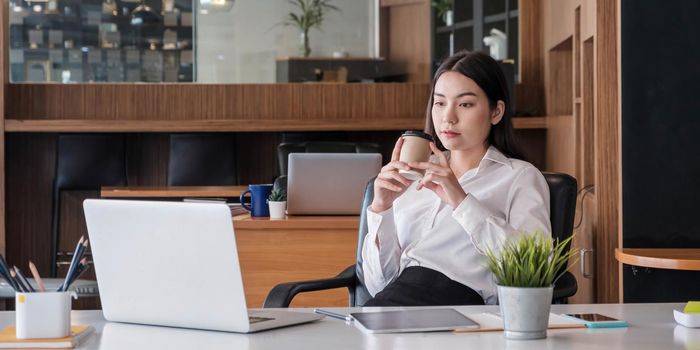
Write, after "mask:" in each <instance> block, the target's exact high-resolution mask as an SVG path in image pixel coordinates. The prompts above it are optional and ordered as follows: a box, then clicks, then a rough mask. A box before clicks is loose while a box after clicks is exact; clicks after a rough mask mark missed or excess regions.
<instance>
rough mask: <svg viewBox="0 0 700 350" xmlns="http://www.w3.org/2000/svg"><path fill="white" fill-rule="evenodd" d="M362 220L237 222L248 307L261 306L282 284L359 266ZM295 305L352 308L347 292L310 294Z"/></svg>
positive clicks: (247, 219) (244, 217)
mask: <svg viewBox="0 0 700 350" xmlns="http://www.w3.org/2000/svg"><path fill="white" fill-rule="evenodd" d="M359 220H360V219H359V217H358V216H292V217H287V218H286V219H284V220H270V219H267V218H263V219H252V218H250V216H249V215H239V216H236V217H234V219H233V228H234V231H235V233H236V242H237V245H238V255H239V260H240V262H241V271H242V273H243V284H244V286H245V293H246V302H247V304H248V307H262V304H263V301H264V300H265V297H266V296H267V293H268V292H269V291H270V290H271V289H272V287H274V286H275V285H277V284H279V283H283V282H293V281H302V280H310V279H318V278H328V277H333V276H335V275H337V274H338V273H340V272H341V271H342V270H343V269H345V268H346V267H348V266H350V265H352V264H354V263H355V254H356V251H357V230H358V226H359ZM291 305H292V306H294V307H315V306H340V307H342V306H347V305H348V290H347V289H345V288H343V289H335V290H331V291H323V292H312V293H305V294H303V295H299V296H297V297H296V298H295V299H294V300H293V302H292V304H291Z"/></svg>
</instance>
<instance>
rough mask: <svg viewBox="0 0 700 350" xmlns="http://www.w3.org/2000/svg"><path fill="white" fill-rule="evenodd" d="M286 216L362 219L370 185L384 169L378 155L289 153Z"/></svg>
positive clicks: (380, 157)
mask: <svg viewBox="0 0 700 350" xmlns="http://www.w3.org/2000/svg"><path fill="white" fill-rule="evenodd" d="M288 164H289V168H288V171H287V214H289V215H359V214H360V209H361V207H362V197H363V196H364V190H365V186H366V185H367V182H368V181H369V180H370V179H371V178H373V177H375V176H377V174H378V173H379V170H380V169H381V167H382V156H381V154H379V153H290V154H289V161H288Z"/></svg>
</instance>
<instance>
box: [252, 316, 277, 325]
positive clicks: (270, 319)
mask: <svg viewBox="0 0 700 350" xmlns="http://www.w3.org/2000/svg"><path fill="white" fill-rule="evenodd" d="M272 320H274V318H271V317H257V316H248V322H250V323H251V324H253V323H260V322H265V321H272Z"/></svg>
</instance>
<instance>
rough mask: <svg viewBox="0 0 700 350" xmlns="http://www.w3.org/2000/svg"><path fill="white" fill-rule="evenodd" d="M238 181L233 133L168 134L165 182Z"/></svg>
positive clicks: (221, 183)
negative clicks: (166, 179)
mask: <svg viewBox="0 0 700 350" xmlns="http://www.w3.org/2000/svg"><path fill="white" fill-rule="evenodd" d="M236 184H238V168H237V164H236V139H235V136H234V134H222V133H211V134H171V135H170V156H169V158H168V186H227V185H236Z"/></svg>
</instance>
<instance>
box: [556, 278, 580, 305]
mask: <svg viewBox="0 0 700 350" xmlns="http://www.w3.org/2000/svg"><path fill="white" fill-rule="evenodd" d="M577 290H578V284H577V283H576V277H574V275H573V274H572V273H571V272H569V271H566V272H565V273H564V274H563V275H562V276H561V277H560V278H559V280H558V281H557V282H556V283H555V284H554V292H553V293H552V300H553V301H555V302H558V301H564V300H563V299H566V298H568V297H570V296H573V295H574V294H576V291H577Z"/></svg>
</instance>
